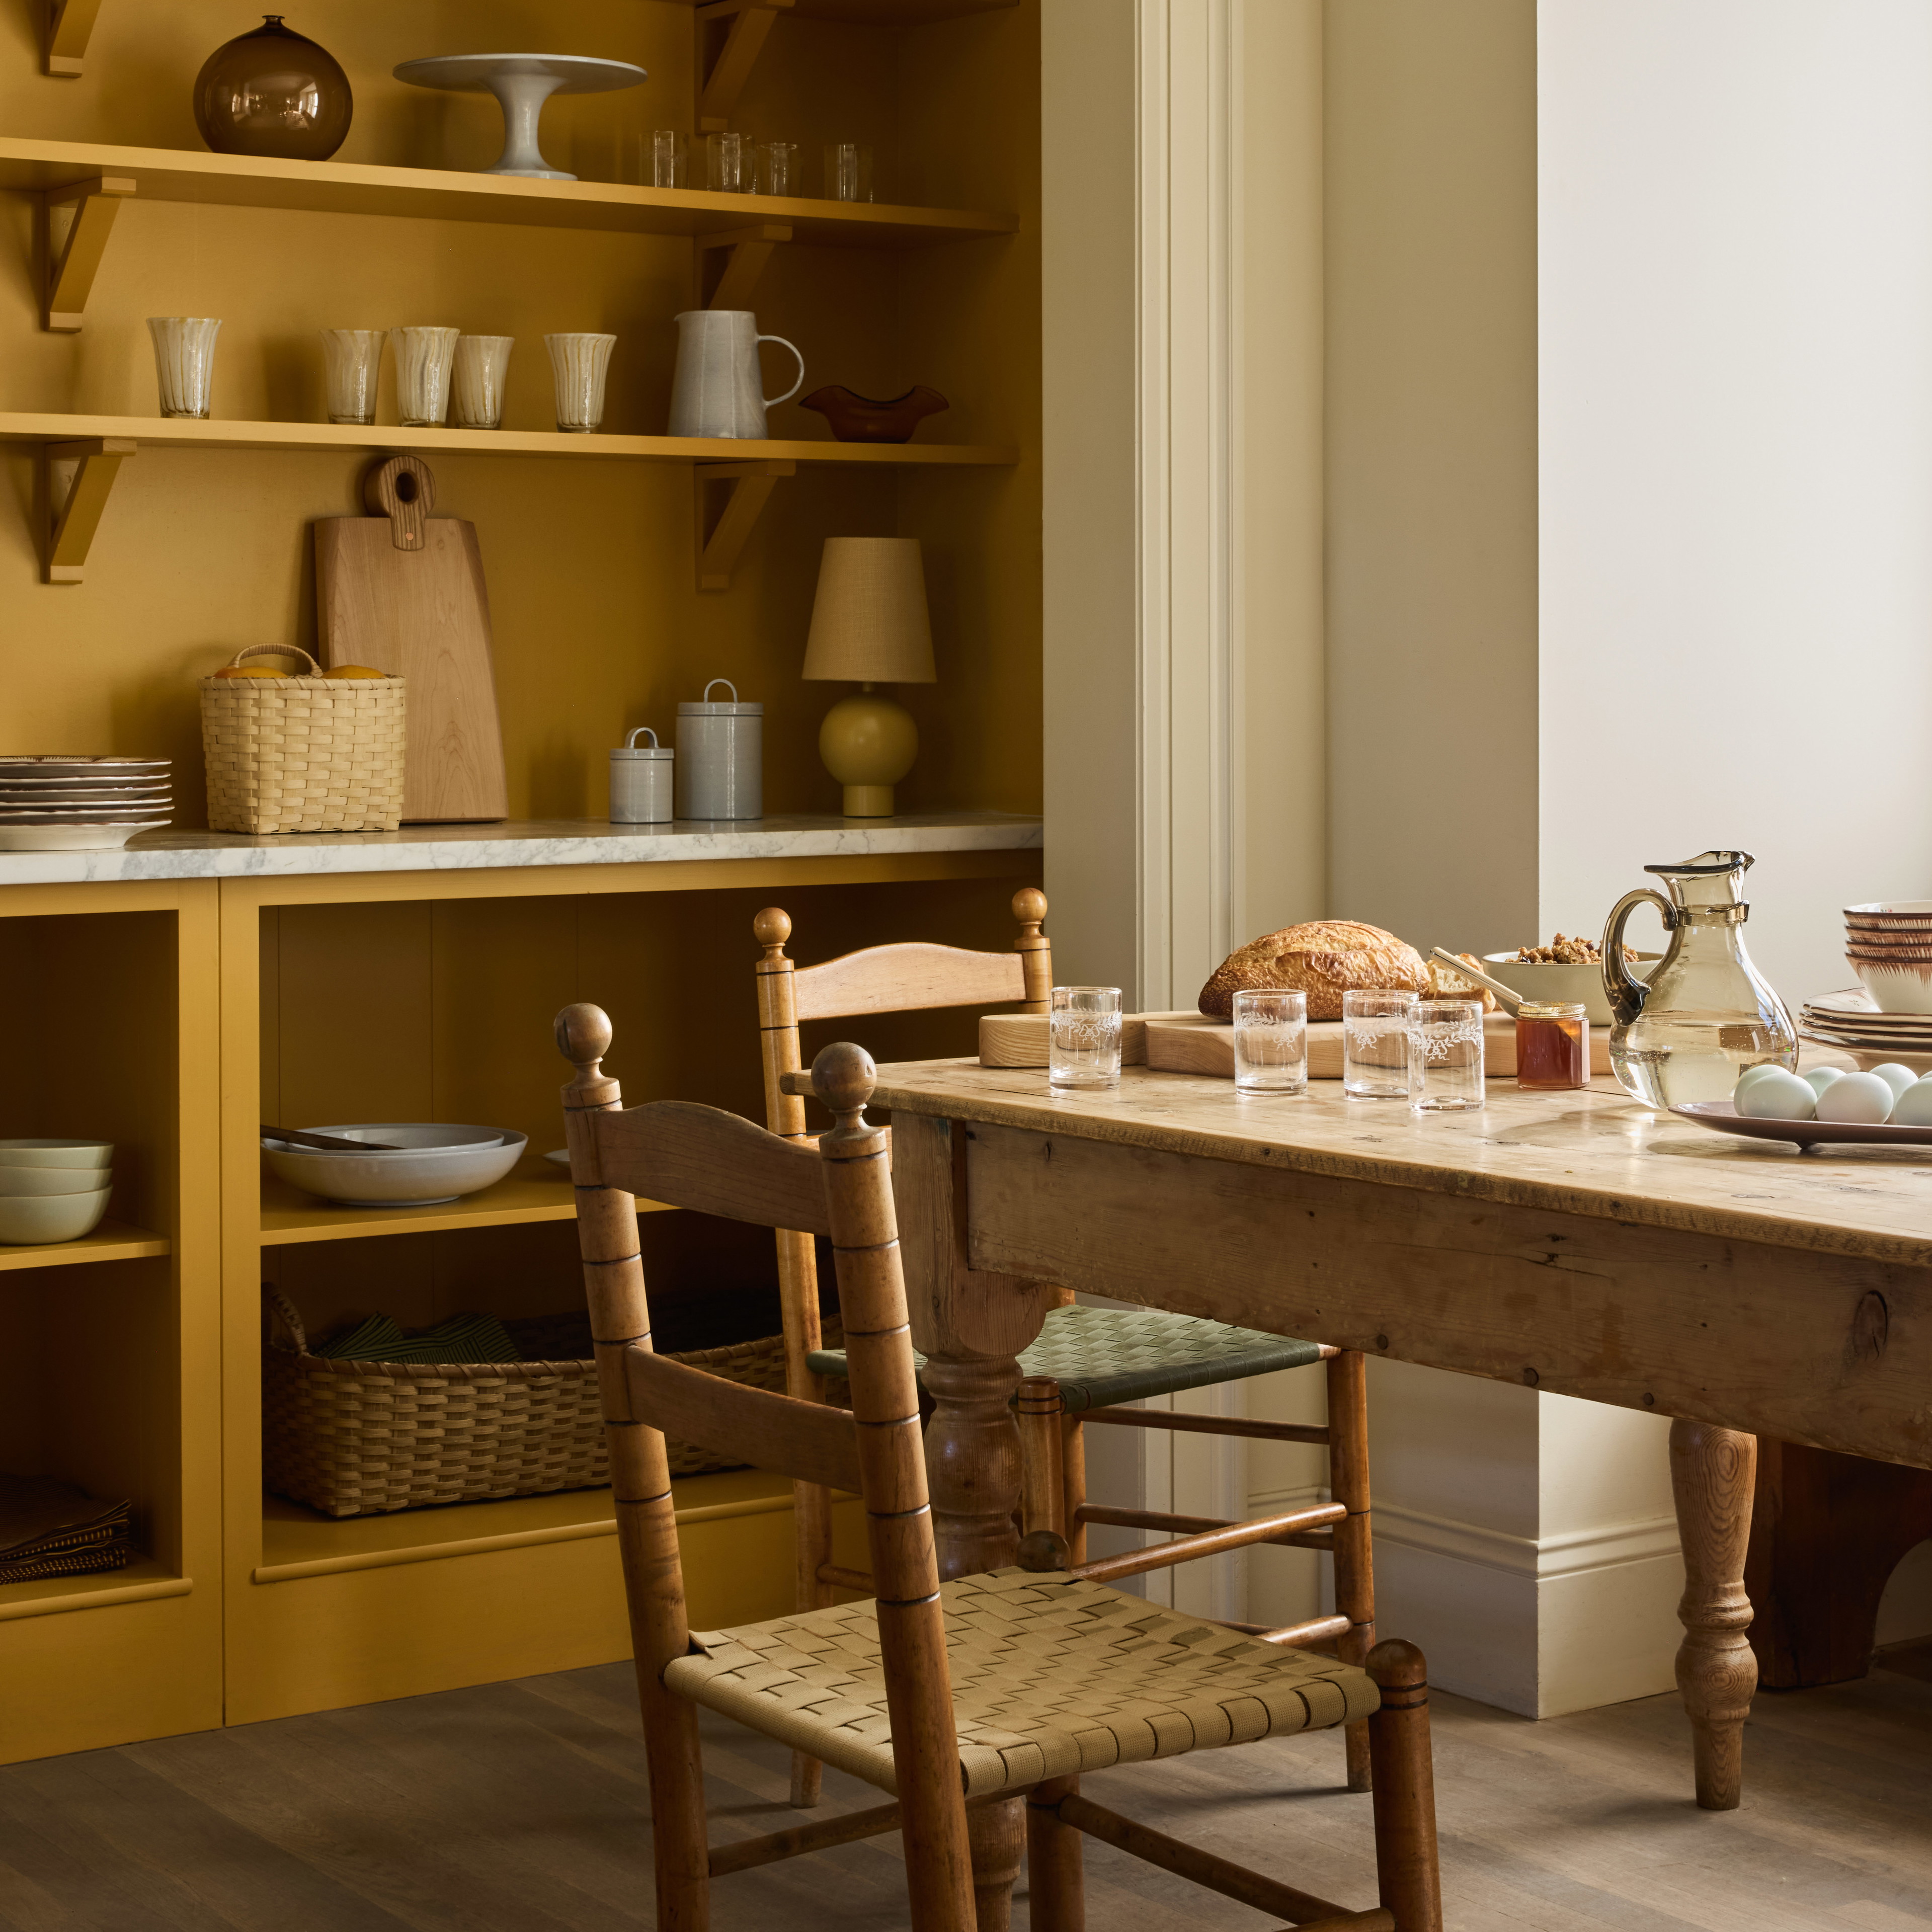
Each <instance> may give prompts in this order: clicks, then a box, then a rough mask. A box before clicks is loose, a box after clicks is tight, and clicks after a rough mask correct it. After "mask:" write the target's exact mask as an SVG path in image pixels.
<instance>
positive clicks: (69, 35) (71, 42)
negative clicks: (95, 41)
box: [40, 0, 101, 80]
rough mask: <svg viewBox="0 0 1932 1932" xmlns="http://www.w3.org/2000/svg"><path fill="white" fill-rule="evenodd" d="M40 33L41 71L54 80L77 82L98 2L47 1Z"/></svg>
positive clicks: (92, 29)
mask: <svg viewBox="0 0 1932 1932" xmlns="http://www.w3.org/2000/svg"><path fill="white" fill-rule="evenodd" d="M100 11H101V0H46V13H45V14H44V16H43V20H42V23H41V32H40V71H41V72H42V73H43V74H51V75H52V77H54V79H55V80H79V79H80V71H81V63H82V62H83V61H84V60H85V59H86V58H87V43H88V41H89V39H90V38H92V35H93V33H94V23H95V18H96V17H97V16H98V14H99V13H100Z"/></svg>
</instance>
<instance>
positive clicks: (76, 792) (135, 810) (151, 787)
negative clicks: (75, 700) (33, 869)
mask: <svg viewBox="0 0 1932 1932" xmlns="http://www.w3.org/2000/svg"><path fill="white" fill-rule="evenodd" d="M170 769H171V761H170V760H168V759H166V758H89V757H71V758H64V757H0V852H113V851H118V850H119V849H120V848H121V847H122V846H124V845H125V844H127V841H128V840H129V839H130V838H133V835H134V834H135V833H136V832H151V831H154V830H157V829H159V828H160V826H163V825H166V823H168V822H169V817H170V816H171V815H172V811H173V801H172V796H171V794H170V792H169V771H170Z"/></svg>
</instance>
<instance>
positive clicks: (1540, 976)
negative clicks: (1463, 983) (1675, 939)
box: [1443, 953, 1664, 1026]
mask: <svg viewBox="0 0 1932 1932" xmlns="http://www.w3.org/2000/svg"><path fill="white" fill-rule="evenodd" d="M1663 957H1664V955H1663V954H1662V953H1639V954H1638V955H1637V958H1636V959H1634V961H1633V962H1631V969H1630V971H1631V978H1632V979H1634V980H1648V979H1649V977H1650V976H1651V974H1652V973H1654V972H1655V971H1656V970H1657V962H1658V961H1659V960H1660V959H1662V958H1663ZM1483 968H1484V971H1485V972H1487V974H1489V976H1490V978H1491V979H1492V980H1501V981H1502V983H1503V984H1504V985H1505V986H1507V987H1508V988H1509V989H1510V990H1511V992H1513V993H1517V994H1519V995H1521V996H1522V998H1524V999H1526V1000H1581V1001H1583V1007H1584V1010H1585V1014H1586V1017H1587V1018H1588V1019H1589V1022H1590V1024H1591V1025H1592V1026H1608V1025H1610V1024H1611V1023H1612V1022H1613V1020H1614V1019H1616V1015H1615V1014H1614V1013H1612V1012H1611V1011H1610V995H1608V994H1607V993H1606V992H1604V969H1603V968H1602V967H1601V966H1565V965H1559V963H1558V962H1556V961H1554V960H1532V959H1518V958H1517V956H1516V955H1515V954H1514V953H1484V955H1483ZM1443 970H1444V971H1445V972H1446V971H1448V970H1449V969H1448V968H1446V967H1445V968H1444V969H1443Z"/></svg>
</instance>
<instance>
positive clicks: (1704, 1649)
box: [1670, 1420, 1757, 1811]
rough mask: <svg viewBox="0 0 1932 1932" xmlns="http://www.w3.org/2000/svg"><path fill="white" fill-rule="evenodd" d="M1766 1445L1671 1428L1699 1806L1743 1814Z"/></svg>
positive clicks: (1683, 1650) (1680, 1683)
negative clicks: (1752, 1574)
mask: <svg viewBox="0 0 1932 1932" xmlns="http://www.w3.org/2000/svg"><path fill="white" fill-rule="evenodd" d="M1756 1477H1757V1437H1756V1436H1745V1435H1741V1434H1739V1432H1738V1431H1737V1430H1734V1429H1717V1428H1714V1427H1712V1426H1711V1425H1710V1424H1707V1423H1702V1422H1685V1421H1682V1420H1679V1421H1676V1422H1673V1423H1672V1424H1671V1425H1670V1487H1671V1492H1672V1493H1673V1496H1675V1498H1676V1503H1677V1528H1678V1532H1679V1535H1680V1536H1681V1537H1682V1539H1683V1544H1684V1600H1683V1601H1682V1603H1681V1604H1679V1605H1678V1607H1677V1615H1678V1618H1679V1621H1680V1622H1682V1624H1683V1625H1684V1641H1683V1643H1682V1645H1680V1646H1679V1649H1678V1652H1677V1688H1679V1691H1682V1693H1683V1696H1684V1709H1685V1712H1687V1713H1688V1715H1689V1717H1690V1719H1691V1750H1692V1752H1693V1754H1694V1761H1695V1764H1696V1768H1697V1802H1698V1803H1699V1804H1700V1805H1702V1806H1703V1808H1704V1809H1705V1810H1706V1811H1736V1809H1737V1807H1738V1803H1739V1799H1740V1798H1741V1797H1742V1795H1743V1790H1744V1743H1745V1739H1744V1732H1745V1719H1746V1718H1748V1717H1749V1716H1750V1715H1751V1694H1752V1692H1753V1691H1755V1690H1756V1689H1757V1658H1756V1657H1755V1656H1754V1655H1752V1652H1751V1640H1750V1638H1749V1637H1748V1636H1747V1634H1746V1633H1747V1632H1748V1631H1749V1630H1750V1628H1751V1599H1750V1598H1748V1596H1746V1595H1745V1581H1744V1579H1745V1551H1746V1550H1747V1548H1748V1546H1749V1544H1750V1542H1751V1492H1752V1488H1753V1485H1754V1482H1755V1480H1756Z"/></svg>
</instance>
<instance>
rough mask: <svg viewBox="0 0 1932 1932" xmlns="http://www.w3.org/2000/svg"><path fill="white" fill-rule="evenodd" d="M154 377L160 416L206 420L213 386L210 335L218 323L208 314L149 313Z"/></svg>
mask: <svg viewBox="0 0 1932 1932" xmlns="http://www.w3.org/2000/svg"><path fill="white" fill-rule="evenodd" d="M220 333H221V323H220V319H219V318H218V317H214V316H211V315H151V316H149V317H148V334H149V335H151V336H152V337H153V338H154V376H155V380H157V383H159V384H160V392H161V413H162V415H163V416H193V417H197V418H199V419H202V420H203V421H205V420H206V419H207V416H208V405H209V401H210V399H211V397H212V395H213V394H214V338H216V337H217V335H220Z"/></svg>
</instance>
